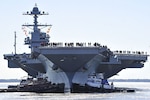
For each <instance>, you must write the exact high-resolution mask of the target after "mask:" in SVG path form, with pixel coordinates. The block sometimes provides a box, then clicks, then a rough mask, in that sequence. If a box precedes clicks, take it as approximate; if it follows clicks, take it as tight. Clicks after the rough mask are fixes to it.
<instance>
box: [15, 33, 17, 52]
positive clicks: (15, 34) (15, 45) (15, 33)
mask: <svg viewBox="0 0 150 100" xmlns="http://www.w3.org/2000/svg"><path fill="white" fill-rule="evenodd" d="M14 34H15V36H14V37H15V38H14V39H15V40H14V50H15V54H16V38H17V37H16V31H15V32H14Z"/></svg>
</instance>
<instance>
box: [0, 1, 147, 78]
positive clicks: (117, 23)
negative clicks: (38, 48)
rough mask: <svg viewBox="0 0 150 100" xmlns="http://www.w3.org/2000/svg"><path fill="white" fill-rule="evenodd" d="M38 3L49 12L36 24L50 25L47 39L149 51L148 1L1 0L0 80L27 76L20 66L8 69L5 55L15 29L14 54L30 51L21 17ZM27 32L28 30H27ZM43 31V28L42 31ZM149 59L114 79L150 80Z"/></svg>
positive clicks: (25, 20) (11, 49)
mask: <svg viewBox="0 0 150 100" xmlns="http://www.w3.org/2000/svg"><path fill="white" fill-rule="evenodd" d="M35 3H36V4H37V6H38V8H39V10H41V11H45V12H48V13H49V16H41V17H40V18H39V23H43V24H45V23H47V24H52V25H53V26H52V28H51V32H50V33H49V34H50V37H51V38H50V41H54V42H99V43H100V44H101V45H107V47H108V48H110V50H112V51H115V50H128V51H144V52H147V53H148V54H150V6H149V5H150V0H72V1H71V0H1V1H0V12H1V15H0V22H1V23H0V28H1V32H0V35H1V36H0V46H1V48H0V67H1V69H0V79H14V78H17V79H20V78H22V77H24V76H27V73H26V72H24V71H23V70H21V69H10V68H8V64H7V60H4V57H3V55H4V54H11V53H12V52H14V47H13V45H14V32H15V31H16V33H17V53H24V52H30V49H28V46H25V45H24V38H25V37H26V35H25V34H24V32H23V30H22V26H21V25H23V24H25V23H31V24H32V23H33V18H32V17H31V16H23V15H22V14H23V13H24V12H26V11H31V10H32V8H33V7H34V6H35ZM27 31H31V30H29V29H27ZM43 31H46V29H45V30H43ZM149 76H150V62H149V59H148V61H147V62H146V63H145V66H144V67H143V68H141V69H124V70H122V71H121V72H119V73H118V75H116V76H114V77H113V78H114V79H115V78H121V79H131V78H135V79H150V77H149Z"/></svg>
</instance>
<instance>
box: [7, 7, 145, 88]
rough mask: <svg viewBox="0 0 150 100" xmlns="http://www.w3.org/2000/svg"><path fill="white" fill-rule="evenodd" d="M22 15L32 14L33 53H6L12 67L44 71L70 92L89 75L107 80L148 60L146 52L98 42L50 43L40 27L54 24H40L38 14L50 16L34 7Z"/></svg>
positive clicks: (35, 72)
mask: <svg viewBox="0 0 150 100" xmlns="http://www.w3.org/2000/svg"><path fill="white" fill-rule="evenodd" d="M23 15H30V16H33V18H34V22H33V24H26V25H23V26H24V27H32V28H33V31H32V32H31V37H26V38H25V40H24V42H25V45H29V48H30V49H31V53H22V54H17V53H15V54H4V59H6V60H8V67H9V68H21V69H23V70H24V71H26V72H27V73H28V75H30V76H32V77H36V76H37V75H38V74H43V75H44V76H46V77H47V80H48V81H50V82H52V83H54V84H58V83H64V84H65V91H70V90H71V89H72V87H73V84H79V85H83V86H84V85H85V84H86V82H87V80H88V76H89V75H90V74H93V73H97V74H98V73H101V74H103V77H104V79H106V80H107V79H108V78H110V77H112V76H114V75H116V74H117V73H118V72H120V71H121V70H123V69H125V68H142V67H143V66H144V62H145V61H146V60H147V57H148V55H147V53H145V52H139V51H136V52H133V51H111V50H110V49H109V48H108V47H107V46H103V45H100V44H99V43H97V42H95V43H90V42H89V43H79V42H77V43H73V42H67V43H62V42H57V43H56V42H51V41H49V38H50V36H49V35H48V34H47V33H46V32H41V27H47V26H50V27H51V26H52V25H41V24H38V20H37V19H38V17H39V16H42V15H48V13H45V12H44V11H39V9H38V7H37V6H35V7H34V8H33V10H32V11H31V12H29V11H27V12H26V13H24V14H23Z"/></svg>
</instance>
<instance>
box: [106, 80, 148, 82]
mask: <svg viewBox="0 0 150 100" xmlns="http://www.w3.org/2000/svg"><path fill="white" fill-rule="evenodd" d="M108 80H109V81H110V82H150V79H108Z"/></svg>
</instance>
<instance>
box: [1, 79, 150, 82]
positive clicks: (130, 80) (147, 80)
mask: <svg viewBox="0 0 150 100" xmlns="http://www.w3.org/2000/svg"><path fill="white" fill-rule="evenodd" d="M20 81H21V80H19V79H0V82H20ZM108 81H109V82H150V79H108Z"/></svg>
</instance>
